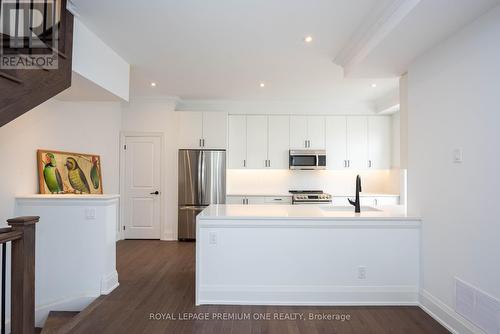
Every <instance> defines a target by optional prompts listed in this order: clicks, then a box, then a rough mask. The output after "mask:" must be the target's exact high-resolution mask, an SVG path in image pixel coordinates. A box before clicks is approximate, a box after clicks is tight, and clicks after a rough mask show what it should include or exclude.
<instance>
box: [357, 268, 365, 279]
mask: <svg viewBox="0 0 500 334" xmlns="http://www.w3.org/2000/svg"><path fill="white" fill-rule="evenodd" d="M358 279H366V267H364V266H359V267H358Z"/></svg>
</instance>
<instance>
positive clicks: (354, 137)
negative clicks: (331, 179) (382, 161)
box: [347, 116, 368, 169]
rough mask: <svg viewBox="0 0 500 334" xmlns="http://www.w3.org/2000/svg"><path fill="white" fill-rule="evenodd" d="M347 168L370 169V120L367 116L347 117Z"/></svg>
mask: <svg viewBox="0 0 500 334" xmlns="http://www.w3.org/2000/svg"><path fill="white" fill-rule="evenodd" d="M347 167H348V168H351V169H366V168H367V167H368V118H367V117H365V116H352V117H351V116H350V117H347Z"/></svg>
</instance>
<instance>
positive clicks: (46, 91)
mask: <svg viewBox="0 0 500 334" xmlns="http://www.w3.org/2000/svg"><path fill="white" fill-rule="evenodd" d="M53 1H55V5H56V6H60V13H61V14H60V18H59V22H57V23H55V24H54V25H56V26H57V28H58V36H59V38H57V41H58V43H57V44H56V43H54V41H53V40H55V39H54V38H52V40H51V42H50V40H49V42H48V43H47V45H48V46H47V48H46V49H47V50H51V51H52V52H53V53H54V55H55V57H56V58H57V61H58V66H57V68H55V69H53V68H47V67H42V66H40V67H39V68H37V69H2V68H0V127H1V126H3V125H5V124H7V123H9V122H11V121H12V120H14V119H16V118H17V117H19V116H21V115H22V114H24V113H26V112H27V111H29V110H31V109H33V108H35V107H36V106H38V105H40V104H42V103H43V102H45V101H47V100H48V99H50V98H52V97H54V96H55V95H57V94H59V93H60V92H62V91H63V90H65V89H67V88H69V87H70V86H71V73H72V53H73V15H72V14H71V13H70V12H69V11H68V10H67V9H66V0H53ZM1 5H2V0H0V6H1ZM0 8H1V7H0ZM0 12H1V10H0ZM2 15H3V14H2ZM44 15H45V14H44ZM51 31H52V30H51V29H47V30H46V31H45V32H44V33H42V34H40V35H39V37H41V36H45V35H47V34H51ZM0 38H1V39H2V40H3V43H2V45H3V48H2V50H0V51H2V53H4V54H17V55H20V54H22V55H26V54H28V55H31V54H34V53H35V52H36V50H35V49H31V48H29V47H24V48H16V49H10V48H9V47H8V45H9V39H10V38H12V36H7V35H4V34H0ZM30 41H31V40H29V39H26V40H25V41H24V42H23V43H25V44H26V45H29V43H30ZM51 43H52V44H51ZM51 45H52V46H54V47H53V48H52V47H51ZM55 45H57V48H56V47H55Z"/></svg>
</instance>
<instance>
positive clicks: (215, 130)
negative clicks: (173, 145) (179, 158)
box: [179, 111, 227, 149]
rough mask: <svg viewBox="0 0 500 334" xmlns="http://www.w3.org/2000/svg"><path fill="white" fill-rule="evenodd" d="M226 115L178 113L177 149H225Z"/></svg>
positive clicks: (217, 113) (219, 113)
mask: <svg viewBox="0 0 500 334" xmlns="http://www.w3.org/2000/svg"><path fill="white" fill-rule="evenodd" d="M226 146H227V113H224V112H186V111H182V112H179V147H180V148H188V149H189V148H190V149H226Z"/></svg>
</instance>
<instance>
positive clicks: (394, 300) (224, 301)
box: [196, 286, 418, 306]
mask: <svg viewBox="0 0 500 334" xmlns="http://www.w3.org/2000/svg"><path fill="white" fill-rule="evenodd" d="M196 304H197V305H230V304H236V305H322V306H341V305H345V306H351V305H358V306H359V305H418V289H417V288H416V287H412V286H392V287H391V286H389V287H377V286H374V287H371V286H367V287H357V286H356V287H351V286H202V287H201V288H200V291H199V293H198V300H197V302H196Z"/></svg>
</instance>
